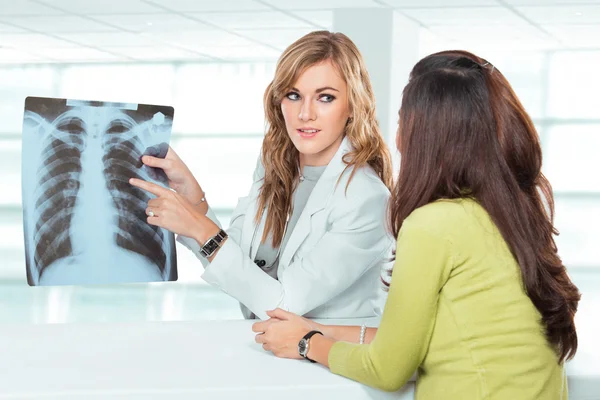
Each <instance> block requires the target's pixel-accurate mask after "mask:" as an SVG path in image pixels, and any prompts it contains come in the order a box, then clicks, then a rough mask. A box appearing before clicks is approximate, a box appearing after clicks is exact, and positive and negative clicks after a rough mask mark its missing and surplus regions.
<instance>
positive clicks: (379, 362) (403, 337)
mask: <svg viewBox="0 0 600 400" xmlns="http://www.w3.org/2000/svg"><path fill="white" fill-rule="evenodd" d="M451 250H452V249H451V245H450V242H448V241H447V240H446V239H445V238H442V237H441V235H438V234H436V233H435V232H431V231H430V230H429V229H426V228H423V227H420V226H418V225H416V224H414V223H411V221H410V218H408V219H407V220H405V222H404V224H403V226H402V229H401V231H400V233H399V235H398V242H397V248H396V261H395V263H394V270H393V272H392V280H391V286H390V291H389V294H388V299H387V301H386V304H385V308H384V312H383V315H382V318H381V322H380V324H379V329H378V331H377V334H376V335H375V338H374V339H373V340H372V342H371V343H370V344H364V345H360V344H351V343H346V342H336V343H335V344H334V345H333V347H332V348H331V350H330V353H329V357H328V361H329V368H330V369H331V371H332V372H333V373H335V374H338V375H342V376H345V377H348V378H350V379H353V380H356V381H359V382H361V383H364V384H366V385H369V386H373V387H376V388H379V389H382V390H386V391H396V390H398V389H400V388H401V387H402V386H403V385H404V384H405V383H406V382H407V381H408V379H409V378H410V377H411V376H412V374H413V373H414V372H415V371H416V369H417V368H418V367H419V365H420V364H421V363H422V361H423V359H424V358H425V354H426V353H427V348H428V345H429V340H430V337H431V334H432V330H433V326H434V321H435V318H436V313H437V306H438V297H439V293H440V290H441V288H442V287H443V285H444V283H445V282H446V280H447V279H448V276H449V274H450V270H451V268H452V256H451V254H452V252H451Z"/></svg>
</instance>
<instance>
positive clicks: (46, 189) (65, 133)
mask: <svg viewBox="0 0 600 400" xmlns="http://www.w3.org/2000/svg"><path fill="white" fill-rule="evenodd" d="M172 123H173V108H172V107H165V106H155V105H144V104H121V103H104V102H97V101H80V100H67V99H52V98H40V97H28V98H27V99H26V101H25V114H24V120H23V148H22V152H23V154H22V156H23V158H22V159H23V163H22V185H23V186H22V190H23V224H24V234H25V255H26V269H27V281H28V283H29V285H31V286H38V285H79V284H111V283H125V282H158V281H174V280H177V261H176V253H175V238H174V235H173V234H172V233H171V232H169V231H167V230H165V229H162V228H159V227H156V226H154V225H150V224H148V222H147V219H146V218H147V216H146V213H145V210H146V207H147V203H148V200H150V199H151V198H153V197H154V195H152V194H150V193H148V192H146V191H143V190H141V189H138V188H135V187H133V186H132V185H130V184H129V178H131V177H136V178H141V179H144V180H146V181H149V182H153V183H157V184H160V185H161V186H164V187H166V186H167V178H166V176H165V175H164V172H163V171H162V170H160V169H154V168H150V167H148V166H145V165H143V164H142V162H141V156H142V155H144V154H150V155H153V156H156V157H165V155H166V153H167V150H168V143H169V142H170V136H171V126H172Z"/></svg>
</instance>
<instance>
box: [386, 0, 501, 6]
mask: <svg viewBox="0 0 600 400" xmlns="http://www.w3.org/2000/svg"><path fill="white" fill-rule="evenodd" d="M381 2H382V3H385V4H387V5H389V6H391V7H394V8H406V7H408V8H425V7H428V8H429V7H432V8H433V7H438V8H442V7H443V8H446V7H466V6H468V7H470V6H475V7H483V6H496V7H497V6H499V4H498V2H497V1H496V0H381Z"/></svg>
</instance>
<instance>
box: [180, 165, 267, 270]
mask: <svg viewBox="0 0 600 400" xmlns="http://www.w3.org/2000/svg"><path fill="white" fill-rule="evenodd" d="M264 172H265V171H264V168H263V166H262V162H261V159H260V156H259V157H258V161H257V163H256V168H255V169H254V175H253V178H252V187H251V188H250V191H249V193H248V195H246V196H244V197H240V198H239V199H238V203H237V205H236V207H235V209H234V210H233V213H232V214H231V221H230V223H229V227H228V228H227V229H226V231H227V235H228V236H229V238H228V239H227V242H229V241H232V242H235V243H237V244H238V246H239V245H240V244H241V237H242V227H243V226H244V218H245V217H246V210H247V208H248V204H249V203H250V202H251V201H252V197H253V196H252V193H254V192H257V191H258V188H259V187H260V186H261V185H262V179H263V178H264ZM206 216H207V217H208V218H210V220H211V221H213V222H214V223H215V224H217V226H218V227H219V228H222V227H223V226H222V225H221V222H220V221H219V219H218V218H217V216H216V214H215V213H214V211H213V210H212V209H211V208H210V207H209V208H208V212H207V213H206ZM250 217H251V218H252V217H253V216H250ZM176 240H177V241H178V242H179V243H181V244H182V245H184V246H185V247H186V248H187V249H189V250H190V251H192V253H194V254H195V255H196V257H198V259H199V260H200V262H201V263H202V266H203V267H204V268H206V267H207V266H208V265H209V262H208V260H207V259H206V258H205V257H203V256H202V255H201V254H200V249H201V247H200V244H199V243H198V242H197V241H196V240H195V239H192V238H190V237H188V236H183V235H177V239H176ZM219 251H220V250H219Z"/></svg>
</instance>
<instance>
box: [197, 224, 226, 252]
mask: <svg viewBox="0 0 600 400" xmlns="http://www.w3.org/2000/svg"><path fill="white" fill-rule="evenodd" d="M226 238H227V232H225V231H224V230H223V229H221V230H220V231H219V232H218V233H217V234H216V235H215V236H213V237H211V238H210V239H208V240H207V241H206V243H204V244H203V245H202V247H201V248H200V254H201V255H202V256H203V257H206V258H209V257H210V256H212V255H213V254H214V253H215V251H217V249H219V248H220V247H221V243H223V241H224V240H225V239H226Z"/></svg>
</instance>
